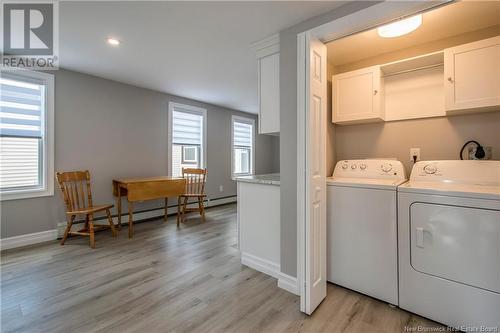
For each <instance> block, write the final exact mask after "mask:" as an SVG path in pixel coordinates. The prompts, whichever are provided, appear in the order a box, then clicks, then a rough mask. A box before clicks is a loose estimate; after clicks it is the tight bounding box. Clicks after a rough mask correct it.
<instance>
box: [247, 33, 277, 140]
mask: <svg viewBox="0 0 500 333" xmlns="http://www.w3.org/2000/svg"><path fill="white" fill-rule="evenodd" d="M253 47H254V49H255V52H256V56H257V68H258V78H259V80H258V93H259V133H260V134H278V133H279V131H280V79H279V77H280V54H279V35H274V36H271V37H269V38H266V39H264V40H262V41H259V42H257V43H254V44H253Z"/></svg>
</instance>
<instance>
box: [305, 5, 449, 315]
mask: <svg viewBox="0 0 500 333" xmlns="http://www.w3.org/2000/svg"><path fill="white" fill-rule="evenodd" d="M453 2H454V1H453V0H441V1H398V2H391V1H388V2H381V3H377V4H374V5H373V6H370V7H368V8H365V9H362V10H360V11H357V12H354V13H352V14H349V15H346V16H344V17H341V18H338V19H336V20H334V21H331V22H328V23H325V24H323V25H320V26H317V27H315V28H313V29H310V30H307V31H304V32H301V33H299V34H297V284H298V287H299V288H298V289H299V292H300V311H302V312H305V309H306V299H307V297H308V296H309V295H306V283H307V280H306V276H307V275H308V274H309V272H308V271H307V270H306V267H308V265H307V263H306V260H307V256H306V248H305V245H306V244H307V243H306V240H305V237H306V211H307V209H306V205H307V196H306V193H307V192H308V191H310V189H308V188H306V184H307V180H306V175H307V170H306V163H305V162H306V156H307V155H306V154H307V150H308V149H309V147H308V146H307V140H306V133H307V132H308V131H307V128H306V126H307V124H308V122H307V121H306V119H307V106H306V103H307V101H308V100H309V96H308V93H309V91H310V89H309V87H308V86H307V80H306V74H307V66H308V64H306V54H308V52H310V49H309V45H308V43H307V41H308V40H309V39H310V38H317V39H319V40H320V41H322V42H323V43H327V42H330V41H333V40H335V39H340V38H342V37H346V36H349V35H353V34H356V33H359V32H362V31H365V30H369V29H373V28H375V27H377V26H379V25H383V24H385V23H389V22H391V21H394V20H397V19H400V18H402V17H407V16H412V15H415V14H418V13H422V12H425V11H429V10H432V9H436V8H437V7H440V6H443V5H447V4H450V3H453ZM325 71H326V68H325ZM325 74H326V73H325ZM327 112H329V111H328V110H327ZM325 176H326V175H325ZM325 209H326V207H325ZM324 237H326V235H324ZM309 267H310V266H309Z"/></svg>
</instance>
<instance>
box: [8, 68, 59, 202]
mask: <svg viewBox="0 0 500 333" xmlns="http://www.w3.org/2000/svg"><path fill="white" fill-rule="evenodd" d="M0 70H1V71H2V72H6V73H9V74H12V75H16V76H19V77H21V78H23V77H26V78H32V79H37V80H40V81H42V82H43V83H44V85H45V87H46V103H45V115H44V117H43V123H42V124H43V131H44V135H43V144H42V149H43V153H42V156H43V161H42V169H43V171H42V172H43V177H42V179H43V183H42V186H41V187H39V188H35V189H24V190H16V191H5V192H3V193H0V201H5V200H18V199H27V198H38V197H46V196H52V195H54V127H55V122H54V119H55V116H54V113H55V107H54V89H55V85H54V75H52V74H49V73H42V72H34V71H29V70H26V69H10V68H9V69H7V68H5V67H3V66H0Z"/></svg>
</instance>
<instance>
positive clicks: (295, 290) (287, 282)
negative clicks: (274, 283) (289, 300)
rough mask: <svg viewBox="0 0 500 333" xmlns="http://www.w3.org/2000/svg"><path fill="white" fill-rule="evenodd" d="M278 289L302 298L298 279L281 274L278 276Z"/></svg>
mask: <svg viewBox="0 0 500 333" xmlns="http://www.w3.org/2000/svg"><path fill="white" fill-rule="evenodd" d="M278 287H279V288H281V289H284V290H286V291H288V292H290V293H292V294H294V295H297V296H300V288H299V285H298V283H297V278H296V277H293V276H290V275H288V274H285V273H282V272H280V273H279V274H278Z"/></svg>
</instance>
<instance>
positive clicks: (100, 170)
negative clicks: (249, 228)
mask: <svg viewBox="0 0 500 333" xmlns="http://www.w3.org/2000/svg"><path fill="white" fill-rule="evenodd" d="M55 90H56V91H55V169H56V170H57V171H59V170H61V171H63V170H79V169H89V170H90V172H91V174H92V191H93V197H94V202H95V203H111V202H113V201H114V200H113V197H112V193H111V181H112V179H113V178H120V177H135V176H138V177H140V176H155V175H166V174H167V128H168V126H167V119H168V103H169V101H175V102H180V103H189V104H192V105H196V106H200V107H203V108H206V109H207V141H208V142H207V149H208V151H207V158H208V160H207V168H208V172H209V176H208V181H207V194H208V196H209V198H211V199H216V198H221V197H227V196H233V195H236V182H235V181H233V180H231V153H230V152H231V115H233V114H237V115H240V116H247V117H252V118H254V119H256V118H257V117H256V116H255V115H249V114H246V113H242V112H238V111H234V110H228V109H224V108H222V107H218V106H214V105H208V104H204V103H200V102H196V101H192V100H187V99H184V98H180V97H176V96H171V95H168V94H164V93H160V92H156V91H152V90H147V89H142V88H137V87H134V86H130V85H126V84H122V83H118V82H114V81H110V80H105V79H101V78H98V77H94V76H89V75H85V74H81V73H76V72H71V71H66V70H59V71H57V72H55ZM278 144H279V143H278V139H277V138H276V137H272V136H267V135H257V137H256V163H255V166H256V173H269V172H277V171H279V161H278V160H277V159H276V157H275V156H276V155H278V154H279V152H278V151H277V149H279V146H278ZM219 185H222V186H223V187H224V190H223V191H222V192H219ZM172 204H173V200H172ZM160 205H161V202H145V203H143V204H142V205H137V210H142V209H149V208H155V207H159V206H160ZM62 221H64V209H63V203H62V199H61V195H60V193H59V189H58V188H57V187H56V189H55V194H54V196H52V197H43V198H33V199H22V200H12V201H3V202H1V237H2V238H7V237H12V236H17V235H22V234H28V233H34V232H39V231H45V230H51V229H55V228H56V227H57V224H58V223H59V222H62Z"/></svg>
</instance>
